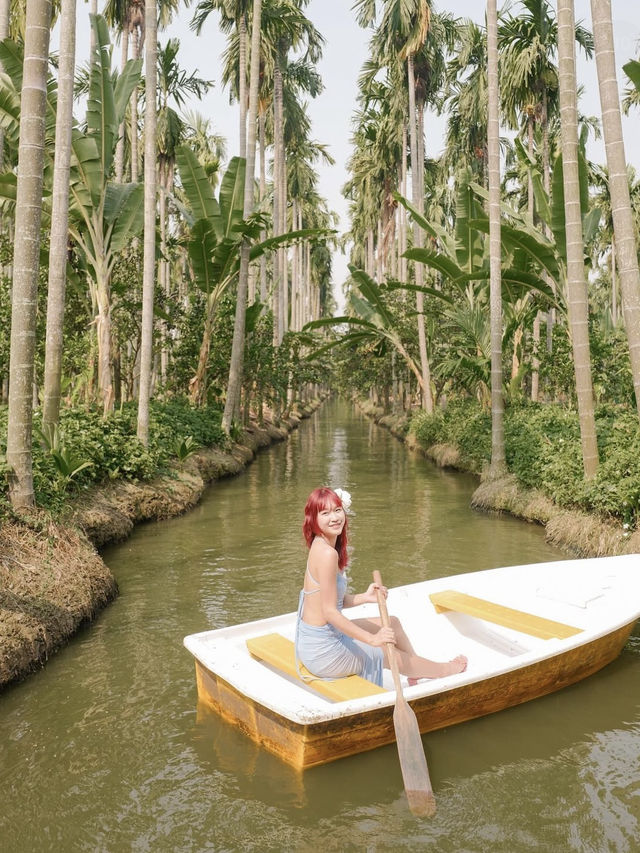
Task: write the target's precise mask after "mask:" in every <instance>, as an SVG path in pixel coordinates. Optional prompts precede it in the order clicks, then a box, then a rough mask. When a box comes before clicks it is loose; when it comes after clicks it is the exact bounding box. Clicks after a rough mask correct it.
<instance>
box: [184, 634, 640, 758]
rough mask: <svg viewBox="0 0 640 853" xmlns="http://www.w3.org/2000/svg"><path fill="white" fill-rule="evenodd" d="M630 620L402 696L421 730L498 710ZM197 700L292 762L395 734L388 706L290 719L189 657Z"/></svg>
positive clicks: (351, 751) (597, 661)
mask: <svg viewBox="0 0 640 853" xmlns="http://www.w3.org/2000/svg"><path fill="white" fill-rule="evenodd" d="M635 623H636V619H635V618H634V619H633V620H632V621H631V622H629V623H628V624H626V625H624V626H622V627H620V628H618V629H616V630H614V631H612V632H611V633H608V634H605V635H603V636H601V637H598V638H597V639H594V640H592V641H591V642H588V643H585V644H582V645H579V646H576V647H573V648H569V649H567V650H566V651H563V652H561V653H559V654H557V655H553V656H551V657H547V658H544V659H542V660H538V661H535V662H533V663H531V664H530V665H526V666H523V667H521V668H517V669H512V670H510V671H508V672H504V673H501V674H498V675H495V676H492V677H489V678H484V679H479V680H478V681H473V682H470V683H465V684H461V685H460V686H459V687H452V688H451V689H448V690H443V691H441V692H437V693H430V694H428V695H426V696H422V697H418V698H416V699H414V700H412V701H411V702H410V704H411V707H412V708H413V711H414V713H415V715H416V718H417V720H418V725H419V728H420V731H421V732H423V733H424V732H429V731H434V730H436V729H441V728H445V727H447V726H451V725H455V724H457V723H462V722H465V721H467V720H472V719H475V718H477V717H482V716H485V715H487V714H492V713H495V712H497V711H502V710H504V709H506V708H511V707H513V706H515V705H519V704H522V703H523V702H528V701H531V700H532V699H536V698H539V697H541V696H545V695H547V694H549V693H553V692H555V691H556V690H560V689H562V688H564V687H568V686H569V685H571V684H575V683H577V682H579V681H581V680H582V679H584V678H587V677H588V676H590V675H593V674H594V673H596V672H598V670H600V669H602V668H603V667H604V666H606V665H607V664H608V663H611V661H613V660H615V658H617V657H618V655H619V654H620V652H621V651H622V649H623V648H624V646H625V643H626V642H627V640H628V638H629V635H630V634H631V631H632V630H633V627H634V625H635ZM196 681H197V687H198V700H199V702H200V703H201V704H202V705H204V706H206V707H207V708H210V709H211V710H213V711H215V712H216V713H218V714H220V716H222V717H223V718H224V719H225V720H227V721H228V722H229V723H232V724H233V725H235V726H237V727H238V728H240V729H241V730H242V731H243V732H244V733H245V734H246V735H248V736H249V737H250V738H251V739H252V740H254V741H255V742H256V743H258V744H260V745H261V746H262V747H264V748H266V749H268V750H269V751H270V752H272V753H274V754H275V755H277V756H279V757H280V758H281V759H283V760H284V761H286V762H287V763H288V764H290V765H292V766H293V767H296V768H298V769H301V770H303V769H306V768H309V767H314V766H316V765H319V764H326V763H328V762H330V761H335V760H336V759H339V758H344V757H346V756H349V755H355V754H357V753H359V752H365V751H367V750H370V749H375V748H377V747H379V746H384V745H385V744H389V743H393V742H394V741H395V731H394V725H393V705H386V706H384V707H377V708H372V709H370V710H367V711H364V712H361V713H355V714H349V715H345V716H342V717H339V718H333V719H328V720H318V721H317V722H305V723H298V722H296V721H294V720H290V719H288V718H286V717H284V716H282V715H280V714H278V713H277V712H276V711H274V710H272V709H270V708H268V707H267V706H265V705H263V704H261V703H260V702H258V701H256V700H254V699H251V698H250V697H248V696H246V695H245V694H243V693H242V692H240V691H239V690H237V689H236V688H235V687H233V686H232V685H231V684H229V683H228V682H227V681H225V679H224V678H222V677H221V676H220V675H218V674H216V673H214V672H212V671H211V670H209V669H208V668H207V667H206V666H205V665H204V664H203V663H202V662H201V661H199V660H197V659H196Z"/></svg>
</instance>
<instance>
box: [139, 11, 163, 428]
mask: <svg viewBox="0 0 640 853" xmlns="http://www.w3.org/2000/svg"><path fill="white" fill-rule="evenodd" d="M157 15H158V12H157V6H156V0H145V29H146V43H145V57H144V59H145V115H144V258H143V271H142V322H141V340H140V388H139V396H138V429H137V435H138V438H139V439H140V441H141V442H142V443H143V444H144V445H147V444H148V442H149V398H150V396H151V364H152V360H153V302H154V298H153V297H154V289H155V280H156V182H157V173H156V151H157V141H156V89H157V78H158V66H157V63H158V33H157V26H158V24H157Z"/></svg>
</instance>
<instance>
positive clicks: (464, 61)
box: [444, 21, 487, 184]
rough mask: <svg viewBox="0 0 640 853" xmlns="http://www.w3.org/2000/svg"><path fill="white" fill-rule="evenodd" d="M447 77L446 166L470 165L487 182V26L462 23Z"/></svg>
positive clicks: (457, 167) (482, 180) (464, 166)
mask: <svg viewBox="0 0 640 853" xmlns="http://www.w3.org/2000/svg"><path fill="white" fill-rule="evenodd" d="M447 76H448V78H449V88H448V95H447V114H448V119H447V130H446V143H445V153H444V165H445V166H446V167H448V168H449V169H450V170H452V171H453V172H454V173H455V172H458V171H459V170H460V169H467V168H470V169H471V170H472V172H473V173H474V174H475V175H477V177H478V180H479V182H480V183H481V184H486V168H487V164H486V160H487V39H486V33H485V31H484V28H482V27H480V26H478V24H476V23H474V22H473V21H464V22H463V23H462V24H460V25H459V26H458V31H457V38H456V50H455V51H454V55H453V57H452V58H451V60H450V61H449V65H448V69H447Z"/></svg>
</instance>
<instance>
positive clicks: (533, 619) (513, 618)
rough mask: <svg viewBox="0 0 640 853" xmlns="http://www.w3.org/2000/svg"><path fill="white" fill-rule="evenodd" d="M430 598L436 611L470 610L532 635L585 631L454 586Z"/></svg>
mask: <svg viewBox="0 0 640 853" xmlns="http://www.w3.org/2000/svg"><path fill="white" fill-rule="evenodd" d="M429 598H430V599H431V603H432V604H433V605H434V607H435V608H436V612H437V613H444V612H445V611H447V610H454V611H456V612H458V613H467V614H468V615H469V616H475V617H476V618H478V619H484V620H485V621H487V622H493V623H494V624H495V625H502V626H503V627H505V628H512V629H513V630H515V631H521V632H522V633H523V634H530V635H531V636H532V637H539V638H540V639H542V640H550V639H552V638H558V639H561V640H562V639H566V638H567V637H573V636H574V634H580V633H581V631H582V629H581V628H574V627H573V626H572V625H565V624H564V622H554V620H553V619H544V618H543V617H542V616H536V615H535V614H533V613H525V612H524V611H523V610H514V609H513V608H511V607H505V606H504V605H502V604H495V603H494V602H492V601H486V600H485V599H484V598H475V596H473V595H467V594H466V593H464V592H457V591H456V590H454V589H443V590H441V591H440V592H433V593H431V595H430V596H429Z"/></svg>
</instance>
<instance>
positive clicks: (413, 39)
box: [354, 0, 433, 412]
mask: <svg viewBox="0 0 640 853" xmlns="http://www.w3.org/2000/svg"><path fill="white" fill-rule="evenodd" d="M354 8H356V9H358V10H359V11H358V21H359V23H360V24H362V25H363V26H364V25H367V24H370V23H371V22H372V21H373V20H374V19H375V13H376V4H375V2H373V0H358V1H357V2H356V4H355V6H354ZM430 23H431V3H430V2H429V0H409V2H406V0H383V11H382V20H381V23H380V27H379V29H378V34H377V38H378V43H379V49H380V53H381V54H382V55H386V56H387V57H389V60H390V61H393V60H392V57H394V56H395V57H397V60H398V61H400V62H402V63H405V62H406V75H407V86H408V91H409V138H410V149H411V152H410V153H411V187H412V193H411V194H412V199H413V203H414V206H415V208H416V210H417V211H418V212H419V213H422V210H423V205H424V178H423V174H424V173H423V164H424V149H423V138H424V137H423V133H422V126H423V125H422V122H423V116H424V101H423V100H422V99H421V98H420V97H418V100H417V102H416V74H415V57H416V54H417V53H418V52H419V51H420V50H421V49H422V48H423V46H424V44H425V41H426V39H427V34H428V32H429V27H430ZM413 238H414V246H416V247H419V246H420V240H421V239H422V234H421V230H420V228H419V226H418V224H417V223H416V222H414V229H413ZM415 275H416V285H417V286H418V287H420V286H421V285H422V280H421V277H422V271H421V268H420V267H419V266H418V267H416V270H415ZM416 307H417V312H418V341H419V350H420V364H421V371H422V383H421V384H422V392H423V405H424V408H425V409H426V411H427V412H431V411H432V410H433V397H432V394H431V375H430V367H429V360H428V356H427V343H426V333H425V324H424V313H423V309H424V295H423V293H422V291H421V290H417V291H416Z"/></svg>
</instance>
